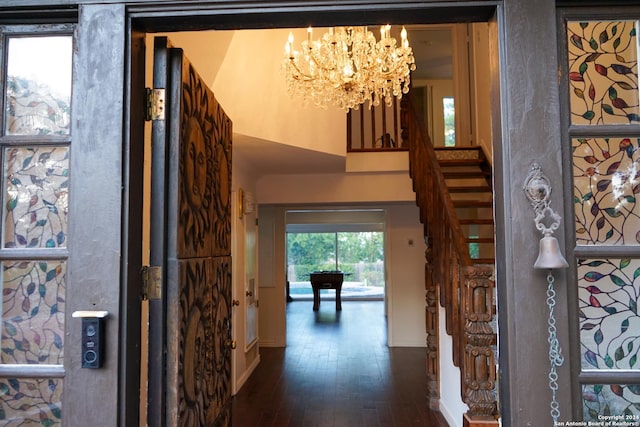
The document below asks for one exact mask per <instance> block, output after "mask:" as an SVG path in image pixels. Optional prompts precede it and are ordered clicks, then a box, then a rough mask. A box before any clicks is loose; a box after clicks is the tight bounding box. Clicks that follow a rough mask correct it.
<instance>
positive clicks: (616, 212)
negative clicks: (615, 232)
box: [604, 208, 622, 218]
mask: <svg viewBox="0 0 640 427" xmlns="http://www.w3.org/2000/svg"><path fill="white" fill-rule="evenodd" d="M604 211H605V212H606V214H607V215H609V216H610V217H611V218H617V217H619V216H620V215H622V212H620V211H619V210H618V209H616V208H606V209H605V210H604Z"/></svg>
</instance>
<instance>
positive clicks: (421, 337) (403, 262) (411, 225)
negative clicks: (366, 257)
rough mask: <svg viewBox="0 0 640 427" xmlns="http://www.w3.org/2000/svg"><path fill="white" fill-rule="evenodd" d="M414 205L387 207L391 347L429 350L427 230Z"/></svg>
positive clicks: (388, 305)
mask: <svg viewBox="0 0 640 427" xmlns="http://www.w3.org/2000/svg"><path fill="white" fill-rule="evenodd" d="M419 218H420V216H419V210H418V208H417V207H416V206H415V204H402V205H391V206H387V240H388V241H387V242H386V243H387V252H386V257H387V298H388V301H387V307H388V316H389V318H388V325H389V328H388V340H389V346H390V347H426V342H427V332H426V324H425V287H424V284H425V282H424V263H425V258H424V253H425V250H426V249H427V247H426V244H425V242H424V231H423V230H424V229H423V227H422V224H421V223H420V221H419Z"/></svg>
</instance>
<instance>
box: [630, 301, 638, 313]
mask: <svg viewBox="0 0 640 427" xmlns="http://www.w3.org/2000/svg"><path fill="white" fill-rule="evenodd" d="M629 310H631V311H632V312H633V313H634V314H635V315H637V314H638V305H637V303H636V301H635V300H633V299H632V300H629Z"/></svg>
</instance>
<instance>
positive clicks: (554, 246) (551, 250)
mask: <svg viewBox="0 0 640 427" xmlns="http://www.w3.org/2000/svg"><path fill="white" fill-rule="evenodd" d="M567 267H569V264H568V263H567V260H565V259H564V257H563V256H562V252H560V245H559V244H558V239H556V238H555V237H553V236H550V235H548V234H547V235H545V236H544V237H543V238H542V239H540V252H539V253H538V259H536V262H535V264H533V268H540V269H546V270H550V269H553V268H567Z"/></svg>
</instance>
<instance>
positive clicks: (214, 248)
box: [150, 39, 233, 426]
mask: <svg viewBox="0 0 640 427" xmlns="http://www.w3.org/2000/svg"><path fill="white" fill-rule="evenodd" d="M164 43H165V47H166V39H165V40H164ZM161 44H162V43H161ZM157 49H158V42H156V61H158V58H163V57H164V58H166V60H167V66H166V72H167V82H166V87H167V89H166V90H167V94H166V98H167V108H166V113H167V117H166V118H165V124H164V126H162V125H161V126H160V127H164V128H165V132H166V135H164V141H166V142H165V143H166V144H167V147H168V148H167V150H166V151H165V152H164V153H163V154H165V155H166V159H167V160H166V165H167V170H166V171H165V173H164V174H163V175H164V176H161V177H159V178H158V177H154V182H157V181H161V180H163V179H166V188H165V192H164V206H165V207H166V240H165V245H166V248H167V249H166V258H165V265H166V277H165V286H166V291H165V293H164V294H163V299H164V300H165V302H166V306H165V307H166V308H165V310H166V311H165V314H164V316H163V321H164V322H165V323H164V324H165V328H166V335H165V339H166V341H165V348H166V362H165V363H166V367H165V371H164V372H165V373H166V378H165V381H166V383H165V384H164V385H162V387H165V390H166V393H165V397H164V399H165V402H164V405H163V406H164V411H163V410H162V409H161V410H160V412H164V416H162V415H161V419H162V424H163V425H167V426H174V425H179V426H230V425H231V405H230V402H231V349H232V345H231V343H232V342H233V341H232V339H231V205H230V201H231V137H232V128H231V121H230V120H229V118H228V117H227V116H226V114H225V113H224V110H223V109H222V107H221V106H220V104H219V103H218V102H217V101H216V99H215V97H214V95H213V93H212V92H211V90H210V89H209V88H208V87H207V86H206V85H205V83H204V82H203V81H202V79H201V78H200V77H199V76H198V74H197V72H196V71H195V69H194V68H193V66H192V65H191V64H190V63H189V61H188V60H187V59H186V58H185V57H184V55H183V53H182V50H181V49H174V48H170V49H167V50H166V54H165V55H163V53H162V52H160V53H159V51H158V50H157ZM158 69H160V72H162V71H163V67H160V68H158V67H157V65H156V72H158ZM154 143H156V138H155V137H154ZM154 150H156V148H155V147H154ZM155 159H156V157H154V161H155ZM156 185H162V184H156ZM154 195H155V193H154ZM150 339H154V338H153V337H151V338H150ZM151 356H153V355H151ZM154 372H157V371H154V370H153V369H152V367H151V365H150V387H151V375H154ZM152 410H154V409H152V408H151V406H150V411H152ZM150 419H151V418H150Z"/></svg>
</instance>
